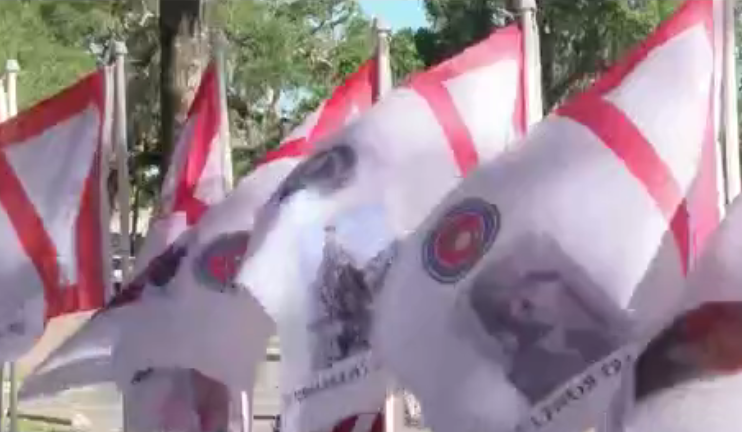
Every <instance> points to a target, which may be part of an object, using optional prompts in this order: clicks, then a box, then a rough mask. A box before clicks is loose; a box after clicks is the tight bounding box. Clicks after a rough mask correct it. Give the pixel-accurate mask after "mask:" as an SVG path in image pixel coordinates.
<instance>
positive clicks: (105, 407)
mask: <svg viewBox="0 0 742 432" xmlns="http://www.w3.org/2000/svg"><path fill="white" fill-rule="evenodd" d="M85 319H87V315H82V316H79V315H78V316H72V317H65V318H63V319H60V320H56V321H54V322H53V324H52V325H50V326H49V329H48V331H47V333H46V334H45V335H44V337H43V338H42V340H41V341H39V343H38V344H37V346H36V347H35V348H34V349H33V350H32V351H31V352H30V353H29V354H28V355H27V356H26V357H24V358H23V359H21V360H20V361H19V363H18V370H19V375H20V376H21V377H22V376H23V375H25V374H27V373H28V372H30V371H31V370H32V369H33V367H34V366H36V365H37V364H38V363H39V362H40V361H42V360H43V359H44V358H45V357H46V355H47V354H48V353H49V352H50V351H51V350H52V349H54V348H55V347H56V346H58V345H59V344H60V343H61V342H62V341H63V340H64V339H65V338H66V337H67V336H69V335H70V334H72V333H73V332H74V331H75V330H76V329H77V328H79V326H80V325H82V323H83V322H84V321H85ZM275 344H276V341H272V347H271V350H270V351H275V350H276V347H275ZM6 387H7V386H6ZM5 391H6V392H7V389H5ZM3 401H4V404H7V396H4V397H3ZM253 410H254V415H255V416H256V417H257V419H256V420H254V422H253V432H270V430H271V421H270V420H269V419H268V418H269V417H272V416H275V415H276V414H277V413H278V410H279V401H278V363H276V362H270V363H265V364H263V365H262V366H261V368H260V371H259V374H258V383H257V386H256V388H255V391H254V402H253ZM19 411H20V412H21V413H22V414H30V415H36V416H47V417H56V418H61V419H66V420H71V421H73V422H74V423H75V424H79V426H81V429H90V430H94V431H96V432H114V431H120V430H121V429H122V412H121V396H120V394H119V392H118V391H117V389H116V387H115V386H114V385H113V384H108V385H98V386H91V387H87V388H81V389H74V390H69V391H66V392H64V393H62V394H60V395H59V396H57V397H53V398H47V399H38V400H33V401H29V402H24V403H21V404H20V406H19ZM85 426H87V427H85Z"/></svg>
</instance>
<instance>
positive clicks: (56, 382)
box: [19, 64, 231, 399]
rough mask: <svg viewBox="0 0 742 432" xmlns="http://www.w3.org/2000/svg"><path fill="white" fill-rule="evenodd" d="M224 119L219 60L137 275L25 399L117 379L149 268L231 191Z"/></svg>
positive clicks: (205, 80)
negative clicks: (117, 357)
mask: <svg viewBox="0 0 742 432" xmlns="http://www.w3.org/2000/svg"><path fill="white" fill-rule="evenodd" d="M223 121H226V119H225V116H224V113H222V112H221V104H220V98H219V88H218V77H217V73H216V69H215V66H214V64H210V65H209V66H208V67H207V68H206V70H205V71H204V74H203V77H202V80H201V85H200V87H199V89H198V91H197V93H196V96H195V98H194V101H193V104H192V106H191V110H190V112H189V115H188V119H187V121H186V124H185V127H184V129H183V133H182V134H181V136H180V138H179V140H178V142H177V144H176V147H175V148H176V151H175V153H174V156H173V158H172V164H171V167H170V169H168V172H167V176H166V179H165V182H164V184H163V188H162V192H161V197H162V199H161V203H160V208H159V212H158V214H157V215H156V219H155V220H154V221H153V222H152V225H151V227H150V229H149V232H148V234H147V238H146V240H145V243H144V245H143V246H142V250H141V251H140V252H139V254H138V257H137V263H136V266H135V271H134V274H135V275H137V277H136V278H135V280H134V281H132V283H130V284H128V285H127V286H125V287H124V289H123V290H122V291H121V292H120V293H118V294H117V295H116V297H115V298H114V299H113V300H112V301H111V302H110V303H109V304H108V305H107V307H106V308H105V309H103V310H101V311H99V312H97V313H96V314H95V315H94V316H93V317H92V318H91V319H90V320H89V321H88V322H86V323H85V324H84V325H83V326H82V327H81V328H80V329H79V330H78V331H77V332H76V333H74V334H73V335H72V336H70V337H69V338H68V339H67V340H65V342H63V343H62V345H60V346H59V347H58V348H57V349H55V350H54V351H52V352H51V353H50V354H49V355H48V356H47V358H46V359H45V360H44V361H43V362H42V363H41V364H39V365H38V366H37V367H36V368H35V370H34V371H33V372H32V373H31V374H30V375H29V376H27V377H26V378H25V379H24V381H23V386H22V387H21V390H20V395H19V397H20V398H22V399H26V398H32V397H36V396H41V395H51V394H53V393H56V392H59V391H62V390H65V389H68V388H72V387H76V386H83V385H90V384H95V383H100V382H105V381H110V380H112V379H113V371H112V369H111V350H112V347H113V345H114V343H115V340H116V338H118V334H119V326H120V323H121V322H122V321H123V320H126V319H128V318H127V310H128V309H129V308H130V306H131V302H132V301H133V300H135V299H136V298H137V297H138V296H139V295H140V294H141V291H142V290H143V286H141V284H140V282H141V281H142V280H146V279H147V278H148V277H149V275H148V272H153V271H155V272H156V271H157V270H156V268H157V267H158V264H160V263H161V262H163V261H166V260H167V256H168V255H167V249H168V247H169V246H170V245H171V244H172V243H173V242H174V241H175V240H177V239H178V238H179V237H180V236H181V235H183V233H184V232H186V231H187V230H188V229H189V228H190V226H192V225H193V224H194V223H195V222H196V221H197V220H199V219H200V218H201V216H202V215H203V213H204V211H205V209H206V208H208V207H209V206H210V205H212V204H213V203H215V202H218V201H220V200H221V199H222V198H223V197H224V195H225V194H226V192H227V190H228V185H227V181H226V179H227V177H228V176H229V175H231V174H229V173H231V167H226V166H224V159H225V158H224V157H223V156H224V152H225V151H226V150H225V149H226V147H227V146H228V143H227V142H226V140H225V139H224V138H223V137H222V136H221V134H220V133H219V132H220V125H221V122H223ZM161 255H162V257H160V256H161ZM163 257H164V259H162V258H163ZM159 266H160V267H162V265H159ZM148 267H150V269H148ZM137 278H138V279H137ZM155 279H156V278H155ZM155 283H156V282H155ZM101 306H102V304H100V305H98V307H101Z"/></svg>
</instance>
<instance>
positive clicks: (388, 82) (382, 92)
mask: <svg viewBox="0 0 742 432" xmlns="http://www.w3.org/2000/svg"><path fill="white" fill-rule="evenodd" d="M373 28H374V37H375V39H376V47H375V52H374V55H375V56H376V74H375V77H376V83H375V90H376V93H375V94H374V103H376V102H378V101H379V100H381V99H382V98H383V97H384V96H386V95H387V94H388V93H389V92H390V91H391V90H392V87H393V86H394V84H393V82H392V67H391V59H390V56H389V33H390V28H389V26H388V25H387V24H386V23H385V22H383V21H382V20H381V19H379V18H374V21H373ZM396 390H397V388H396V385H394V383H390V385H389V388H388V390H387V397H386V402H385V404H384V431H385V432H395V430H396V425H397V424H398V419H399V418H400V411H399V409H397V407H398V405H399V403H398V402H399V401H398V400H397V399H398V398H399V395H398V394H397V391H396Z"/></svg>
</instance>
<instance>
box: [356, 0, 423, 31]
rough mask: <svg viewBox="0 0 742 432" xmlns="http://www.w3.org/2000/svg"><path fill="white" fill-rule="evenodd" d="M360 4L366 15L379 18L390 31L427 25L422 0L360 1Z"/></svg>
mask: <svg viewBox="0 0 742 432" xmlns="http://www.w3.org/2000/svg"><path fill="white" fill-rule="evenodd" d="M360 3H361V8H362V9H363V11H364V12H365V13H366V14H367V15H369V16H375V17H378V18H381V20H382V21H384V22H385V23H386V24H388V25H389V26H390V27H391V28H392V30H399V29H401V28H405V27H412V28H413V29H415V28H418V27H424V26H426V25H427V22H426V21H425V10H424V9H423V2H422V0H360Z"/></svg>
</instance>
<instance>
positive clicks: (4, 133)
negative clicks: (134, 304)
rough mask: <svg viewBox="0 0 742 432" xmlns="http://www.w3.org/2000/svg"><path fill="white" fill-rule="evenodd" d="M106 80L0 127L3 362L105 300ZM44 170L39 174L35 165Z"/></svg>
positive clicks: (102, 73)
mask: <svg viewBox="0 0 742 432" xmlns="http://www.w3.org/2000/svg"><path fill="white" fill-rule="evenodd" d="M108 75H109V74H108V71H107V70H105V69H101V70H98V71H96V72H94V73H92V74H90V75H88V76H87V77H85V78H83V79H82V80H80V81H78V82H77V83H76V84H74V85H72V86H71V87H69V88H67V89H65V90H64V91H62V92H61V93H60V94H58V95H56V96H53V97H52V98H50V99H47V100H45V101H43V102H41V103H39V104H38V105H36V106H34V107H32V108H30V109H28V110H26V111H24V112H22V113H21V114H19V115H18V116H16V117H14V118H12V119H10V120H8V121H6V122H4V123H2V124H0V237H1V238H2V239H3V242H2V245H0V254H1V255H2V256H3V259H2V260H1V262H0V286H1V287H2V288H0V298H2V301H0V361H8V360H15V359H16V358H18V357H19V356H20V355H22V354H23V353H25V352H26V351H27V350H29V349H30V348H31V347H32V346H33V344H34V343H35V342H36V340H37V339H38V338H39V337H40V336H41V334H42V333H43V331H44V327H45V325H46V323H47V321H49V320H50V319H52V318H54V317H57V316H61V315H64V314H68V313H72V312H82V311H89V310H93V309H96V308H99V307H101V306H102V305H103V304H104V302H105V300H106V297H107V296H108V295H109V293H110V292H111V291H110V290H111V284H110V266H109V265H108V264H107V262H106V257H107V256H108V254H109V248H110V244H109V236H108V210H107V208H108V206H107V189H106V188H105V184H106V183H105V180H104V178H105V174H104V173H105V172H106V170H105V168H104V167H106V166H107V163H108V157H109V154H110V141H109V137H110V123H111V122H110V116H111V109H110V108H111V104H110V98H109V97H108V96H109V95H110V92H109V91H108V85H107V82H108ZM40 161H43V166H42V165H39V163H40Z"/></svg>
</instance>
